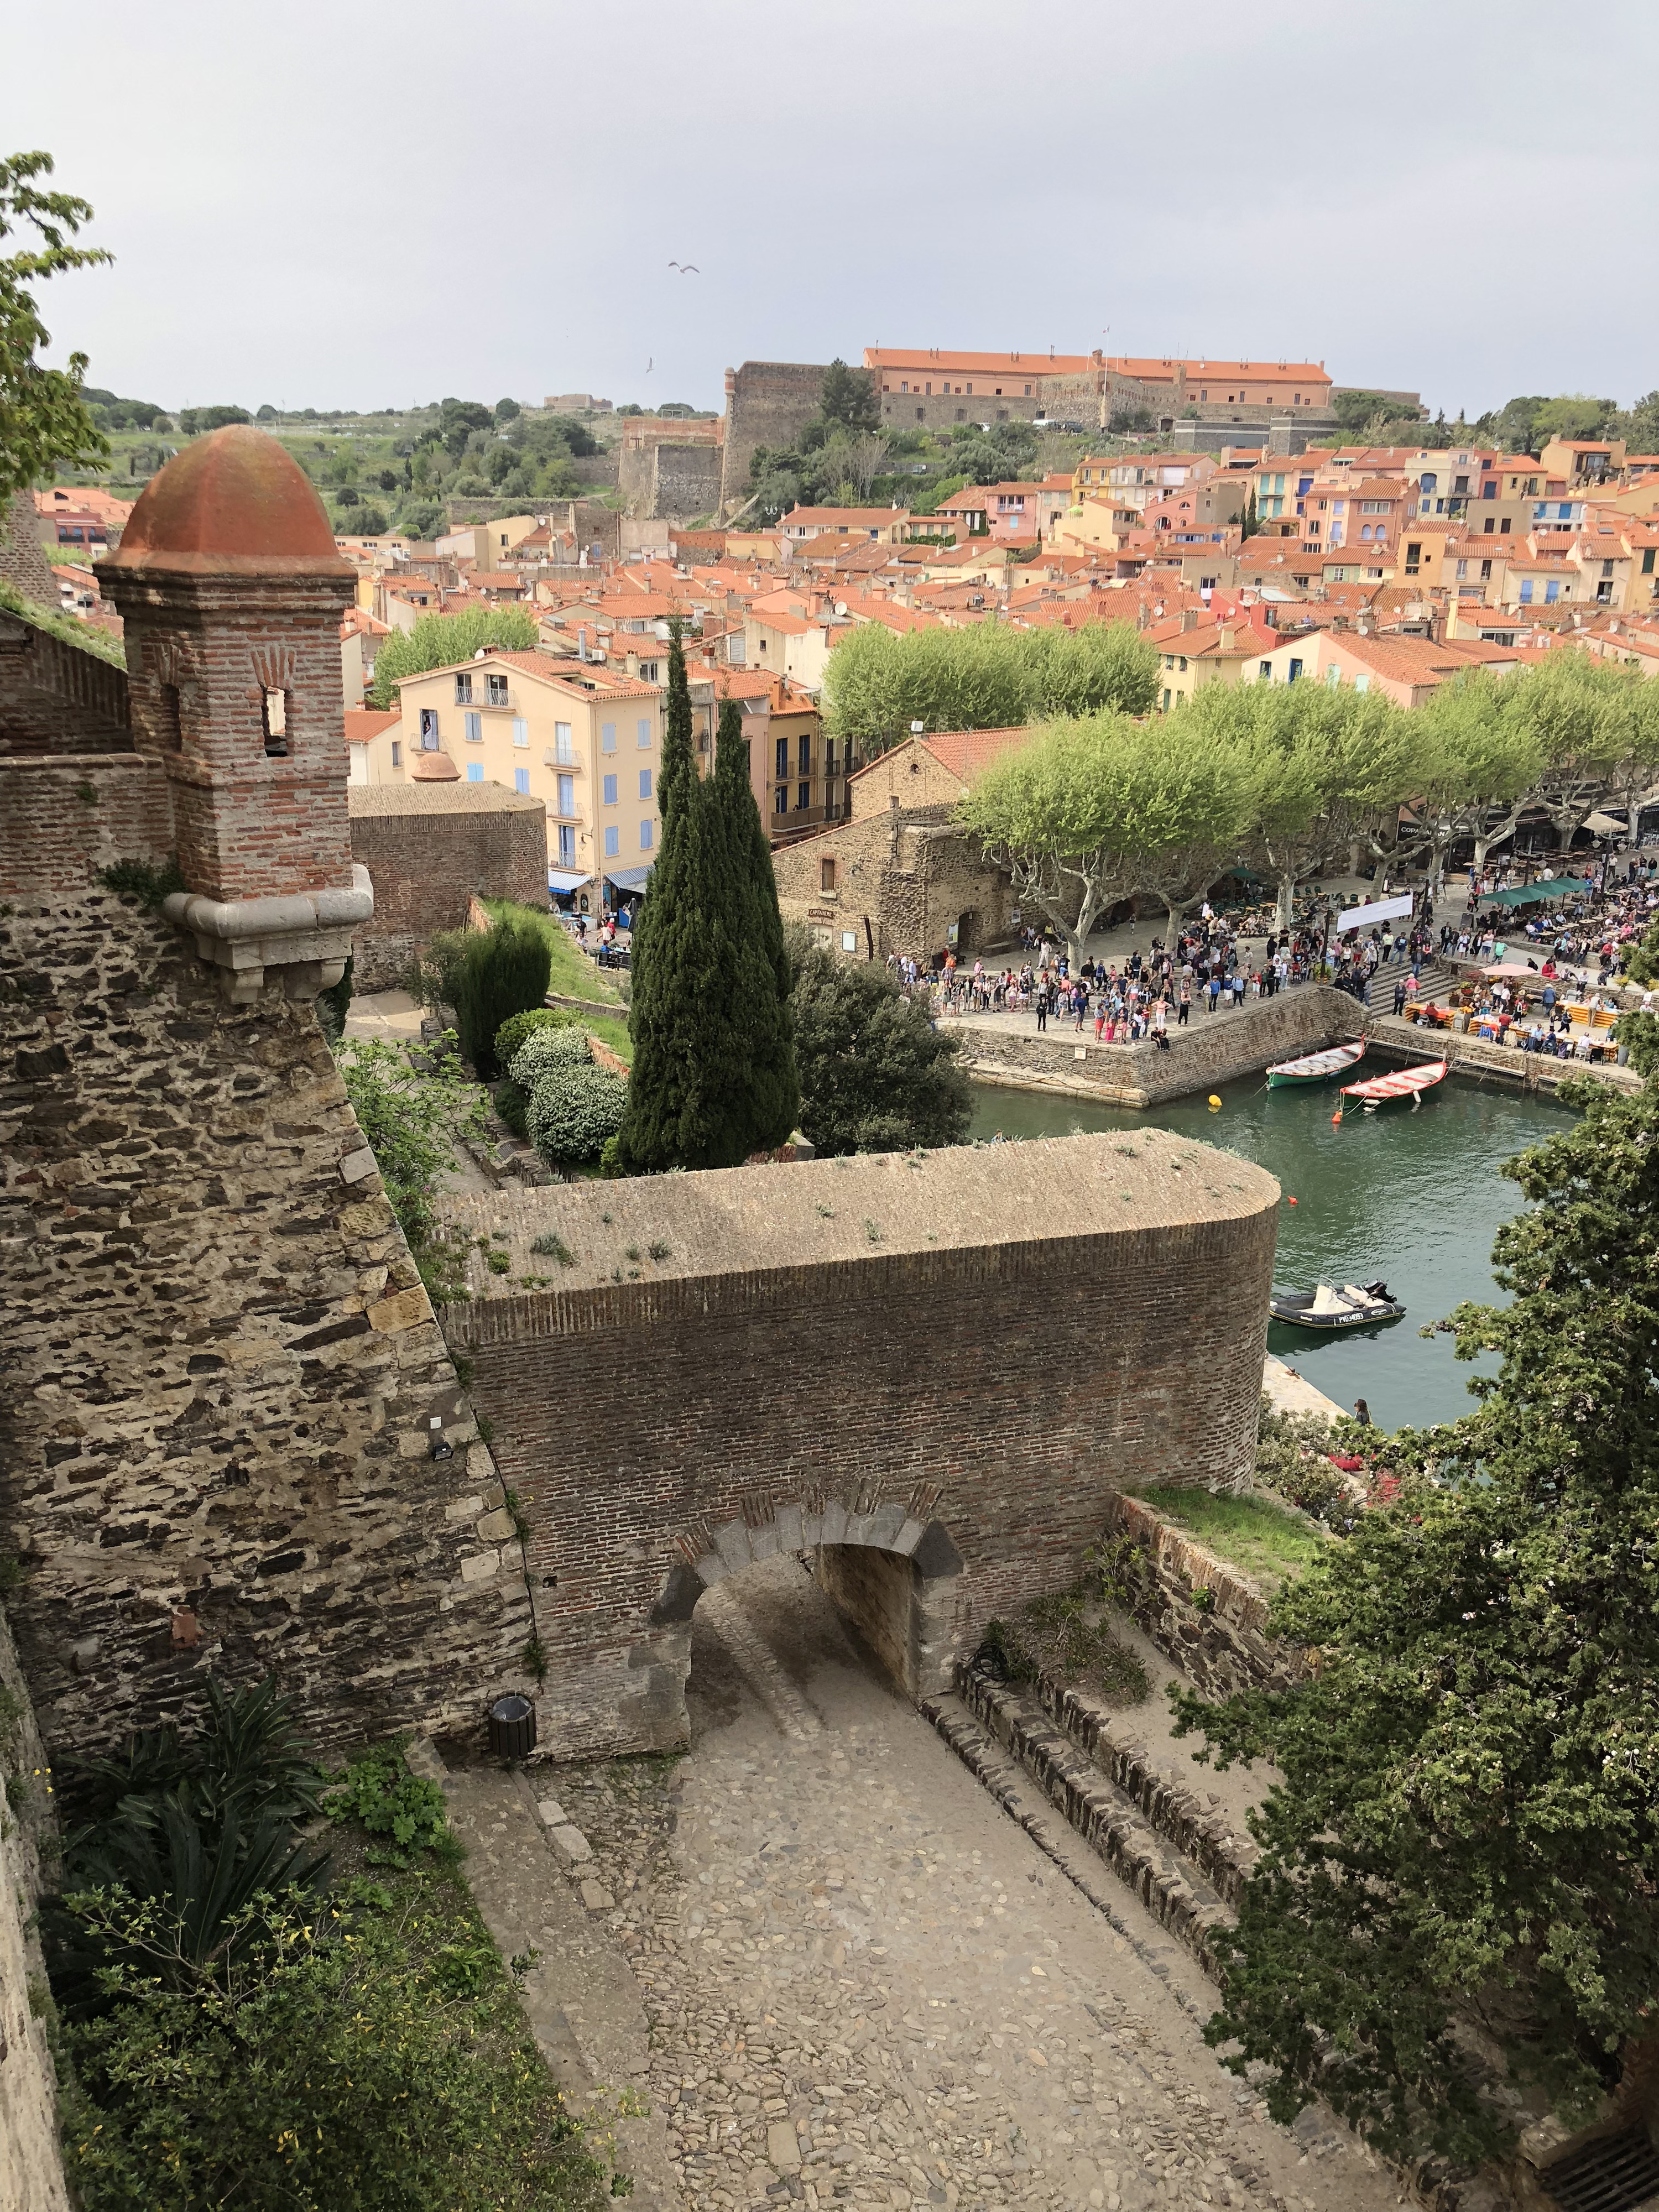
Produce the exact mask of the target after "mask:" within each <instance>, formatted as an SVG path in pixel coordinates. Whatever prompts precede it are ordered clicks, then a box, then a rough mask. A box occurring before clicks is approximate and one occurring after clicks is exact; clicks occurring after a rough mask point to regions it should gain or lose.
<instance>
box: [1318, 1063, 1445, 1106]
mask: <svg viewBox="0 0 1659 2212" xmlns="http://www.w3.org/2000/svg"><path fill="white" fill-rule="evenodd" d="M1445 1077H1446V1062H1445V1061H1444V1060H1425V1061H1424V1062H1423V1064H1422V1066H1420V1067H1398V1068H1396V1069H1395V1072H1394V1073H1393V1074H1392V1075H1373V1076H1372V1077H1371V1078H1370V1080H1369V1081H1368V1082H1364V1083H1345V1084H1344V1085H1343V1086H1342V1096H1343V1097H1345V1098H1357V1099H1358V1101H1359V1103H1360V1104H1361V1105H1362V1106H1364V1108H1365V1109H1366V1111H1367V1112H1368V1113H1369V1112H1370V1110H1371V1109H1374V1108H1376V1107H1378V1106H1386V1105H1388V1104H1389V1102H1390V1101H1391V1100H1393V1099H1395V1098H1409V1099H1410V1100H1411V1102H1412V1103H1413V1105H1416V1104H1418V1103H1419V1102H1420V1100H1421V1098H1422V1096H1423V1093H1424V1092H1425V1091H1432V1090H1433V1088H1434V1086H1435V1085H1436V1084H1437V1083H1443V1082H1444V1080H1445Z"/></svg>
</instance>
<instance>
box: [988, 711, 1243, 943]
mask: <svg viewBox="0 0 1659 2212" xmlns="http://www.w3.org/2000/svg"><path fill="white" fill-rule="evenodd" d="M1252 791H1253V776H1252V772H1251V756H1250V751H1249V748H1248V747H1245V746H1241V745H1240V744H1237V743H1236V742H1234V741H1233V740H1231V738H1216V737H1214V736H1213V735H1212V734H1211V733H1210V732H1207V731H1205V730H1203V729H1201V728H1200V727H1198V726H1192V727H1191V728H1188V727H1187V726H1185V724H1184V722H1183V721H1182V720H1176V722H1173V723H1165V724H1160V725H1156V726H1155V725H1152V724H1147V723H1141V722H1137V721H1134V720H1131V719H1130V718H1129V717H1127V715H1121V714H1099V715H1088V716H1084V717H1080V718H1079V719H1078V720H1073V721H1068V722H1059V723H1054V724H1051V725H1049V726H1047V727H1044V728H1040V729H1038V730H1036V731H1034V732H1033V733H1032V737H1031V739H1030V743H1029V744H1024V745H1022V746H1020V747H1018V749H1017V750H1012V751H1010V752H1007V753H1005V754H1004V755H1003V756H1002V757H1001V758H1000V760H998V761H996V762H995V763H994V764H993V765H992V767H991V768H990V769H987V772H986V774H985V775H983V776H982V777H981V780H980V781H979V783H978V784H977V785H976V786H975V788H974V790H973V791H972V792H970V793H969V795H968V797H967V798H966V799H964V800H963V802H962V805H961V808H960V810H959V819H960V820H961V822H962V823H963V827H964V828H965V829H968V830H969V833H970V834H971V835H973V836H976V837H977V838H978V839H979V841H980V842H981V845H982V847H983V848H984V850H985V852H986V854H987V856H988V857H990V858H992V859H994V860H996V861H997V862H998V863H999V864H1000V866H1004V867H1006V869H1007V870H1008V872H1009V874H1010V876H1011V877H1012V881H1013V884H1014V888H1015V890H1016V891H1017V892H1018V895H1019V897H1020V900H1021V902H1022V903H1023V904H1025V905H1029V906H1031V907H1035V908H1036V909H1037V911H1038V912H1039V913H1041V914H1042V915H1044V916H1045V917H1046V918H1047V919H1048V921H1050V922H1051V923H1052V924H1053V925H1054V928H1055V929H1056V930H1057V931H1059V932H1060V934H1061V935H1062V936H1063V937H1064V939H1065V940H1066V946H1067V949H1068V950H1069V951H1070V953H1071V956H1072V960H1073V964H1074V965H1075V964H1076V963H1079V961H1080V960H1081V959H1082V957H1083V956H1084V951H1085V946H1086V945H1087V941H1088V938H1089V934H1090V932H1091V930H1092V929H1093V928H1094V927H1095V925H1096V923H1097V921H1099V920H1100V919H1101V917H1102V916H1103V915H1104V914H1105V913H1107V912H1108V910H1109V908H1111V907H1112V906H1114V905H1115V903H1116V902H1117V901H1118V900H1120V899H1122V898H1127V897H1128V896H1131V895H1132V894H1133V893H1136V892H1139V893H1143V894H1146V895H1149V896H1154V897H1157V898H1158V899H1159V900H1160V901H1161V902H1163V905H1164V912H1165V914H1166V915H1167V916H1168V917H1169V922H1170V933H1171V935H1172V936H1173V934H1174V933H1175V931H1176V927H1178V925H1179V922H1180V921H1181V918H1182V915H1184V914H1186V913H1188V912H1189V911H1190V910H1191V909H1192V908H1193V907H1194V906H1195V905H1197V903H1198V902H1199V901H1200V900H1201V899H1202V898H1203V897H1204V896H1205V894H1206V892H1207V891H1208V890H1210V889H1211V888H1212V885H1213V884H1215V883H1216V882H1217V881H1218V879H1219V878H1220V877H1221V876H1223V875H1225V872H1226V871H1227V870H1228V868H1229V867H1231V866H1233V865H1235V863H1236V861H1237V856H1238V850H1239V845H1240V842H1241V840H1242V839H1243V836H1244V835H1245V833H1246V831H1247V829H1248V827H1249V814H1250V803H1251V796H1252Z"/></svg>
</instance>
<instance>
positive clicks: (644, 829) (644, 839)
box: [640, 822, 651, 853]
mask: <svg viewBox="0 0 1659 2212" xmlns="http://www.w3.org/2000/svg"><path fill="white" fill-rule="evenodd" d="M640 850H641V852H642V853H648V852H649V851H650V850H651V824H650V823H649V822H641V824H640Z"/></svg>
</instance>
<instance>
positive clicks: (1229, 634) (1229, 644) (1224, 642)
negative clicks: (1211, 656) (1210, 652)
mask: <svg viewBox="0 0 1659 2212" xmlns="http://www.w3.org/2000/svg"><path fill="white" fill-rule="evenodd" d="M1232 649H1233V626H1232V624H1231V623H1222V625H1221V635H1220V638H1219V640H1218V650H1219V651H1220V652H1222V653H1231V651H1232Z"/></svg>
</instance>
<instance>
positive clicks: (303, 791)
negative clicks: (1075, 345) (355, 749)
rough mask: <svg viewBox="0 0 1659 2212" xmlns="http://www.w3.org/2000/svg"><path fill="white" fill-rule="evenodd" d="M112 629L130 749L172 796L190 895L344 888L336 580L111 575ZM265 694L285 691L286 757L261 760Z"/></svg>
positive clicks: (344, 596)
mask: <svg viewBox="0 0 1659 2212" xmlns="http://www.w3.org/2000/svg"><path fill="white" fill-rule="evenodd" d="M108 589H109V592H110V594H111V596H112V598H114V599H116V600H117V601H118V605H119V606H120V611H121V614H122V617H123V620H124V622H125V635H126V647H127V674H128V682H129V686H130V696H131V712H132V731H133V742H134V744H135V746H136V747H137V750H138V751H140V752H141V753H145V754H148V755H149V756H151V757H155V758H157V759H160V760H161V762H162V763H164V765H165V767H166V769H167V776H168V780H169V781H170V782H171V784H172V787H173V827H174V832H175V837H176V842H177V846H178V853H179V867H180V869H181V870H182V871H183V873H184V878H185V882H186V883H187V884H189V886H190V888H191V890H193V891H198V892H200V893H202V894H203V895H204V896H207V897H209V898H215V899H252V898H262V897H267V896H278V897H280V896H283V895H284V894H287V893H289V892H294V891H300V890H317V889H323V888H332V887H337V888H342V889H343V888H345V887H346V886H348V885H349V884H350V881H351V848H350V842H349V836H348V834H347V829H346V817H345V810H344V809H343V807H342V806H341V805H340V793H341V792H342V790H343V787H344V785H345V775H346V742H345V722H344V708H343V703H342V700H341V695H340V659H339V654H340V647H339V619H340V616H341V614H342V612H343V610H344V608H345V607H346V606H347V605H349V603H350V599H351V592H352V585H351V580H350V579H349V577H346V578H343V579H336V578H333V577H289V578H276V577H261V578H259V579H258V580H257V582H256V581H254V580H251V579H249V578H246V577H223V578H222V577H191V576H177V575H153V574H133V573H131V572H127V573H125V574H124V573H122V572H121V571H119V570H114V571H112V573H111V574H110V576H109V578H108ZM267 690H280V691H283V692H284V693H286V695H287V723H288V728H287V745H288V752H287V756H286V757H283V758H275V759H273V758H270V757H267V754H266V751H265V735H264V694H265V692H266V691H267Z"/></svg>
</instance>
